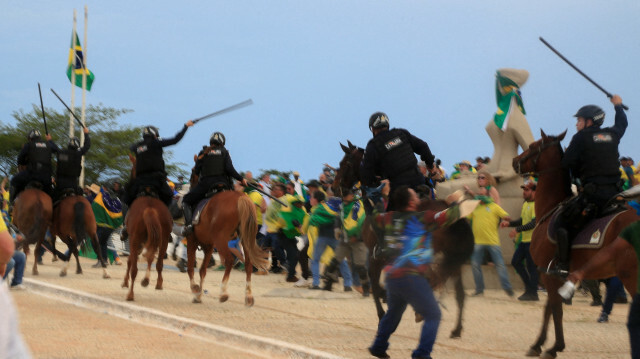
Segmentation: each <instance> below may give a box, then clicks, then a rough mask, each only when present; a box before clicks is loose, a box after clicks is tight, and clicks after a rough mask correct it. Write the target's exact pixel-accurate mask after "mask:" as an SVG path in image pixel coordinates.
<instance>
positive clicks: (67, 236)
mask: <svg viewBox="0 0 640 359" xmlns="http://www.w3.org/2000/svg"><path fill="white" fill-rule="evenodd" d="M96 231H97V226H96V219H95V216H94V214H93V210H92V209H91V204H90V203H89V201H87V199H86V198H84V197H83V196H80V195H77V194H75V193H72V194H70V195H65V196H64V197H63V198H62V199H61V200H60V201H59V202H58V203H57V204H56V205H55V206H54V207H53V226H52V227H51V237H52V238H56V236H57V237H59V238H60V239H62V241H63V242H64V243H65V244H66V245H67V247H69V251H70V253H72V254H73V255H74V257H75V258H76V274H82V267H80V260H79V259H78V254H79V253H78V245H79V244H80V243H81V242H82V241H83V240H84V239H86V238H87V237H89V238H90V239H91V244H92V245H93V248H95V249H96V251H95V252H96V254H97V256H98V260H99V261H100V263H101V264H102V270H103V274H102V277H103V278H105V279H108V278H111V276H110V275H109V273H108V272H107V263H106V259H105V258H102V251H100V250H99V248H100V246H99V243H98V235H97V234H96ZM53 242H54V243H52V249H53V251H54V253H55V252H57V251H56V250H55V248H56V247H55V241H53ZM61 258H62V259H63V260H64V262H65V263H64V266H63V268H62V270H61V271H60V276H61V277H64V276H66V275H67V267H68V266H69V260H70V259H71V257H70V256H62V257H61Z"/></svg>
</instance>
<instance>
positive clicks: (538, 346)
mask: <svg viewBox="0 0 640 359" xmlns="http://www.w3.org/2000/svg"><path fill="white" fill-rule="evenodd" d="M542 281H543V284H544V286H545V288H548V287H549V282H550V281H551V280H550V278H548V276H547V275H544V274H543V275H542ZM547 293H549V290H548V289H547ZM551 314H552V304H551V296H548V297H547V302H546V303H545V305H544V313H543V315H542V329H541V330H540V335H539V336H538V339H537V340H536V342H535V343H534V344H533V345H532V346H531V347H530V348H529V351H527V354H526V356H528V357H537V356H540V354H542V345H544V342H545V341H546V340H547V331H548V330H549V319H550V318H551Z"/></svg>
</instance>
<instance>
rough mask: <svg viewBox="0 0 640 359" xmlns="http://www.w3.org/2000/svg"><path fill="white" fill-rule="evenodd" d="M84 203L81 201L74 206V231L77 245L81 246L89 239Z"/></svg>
mask: <svg viewBox="0 0 640 359" xmlns="http://www.w3.org/2000/svg"><path fill="white" fill-rule="evenodd" d="M84 210H85V208H84V203H83V202H81V201H79V202H76V203H75V204H74V205H73V231H74V232H75V233H76V243H78V244H80V242H81V241H82V240H84V239H85V238H87V230H86V226H85V223H84Z"/></svg>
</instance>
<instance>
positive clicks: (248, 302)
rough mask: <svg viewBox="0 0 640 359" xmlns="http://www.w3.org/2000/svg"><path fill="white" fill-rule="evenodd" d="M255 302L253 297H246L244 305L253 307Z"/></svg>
mask: <svg viewBox="0 0 640 359" xmlns="http://www.w3.org/2000/svg"><path fill="white" fill-rule="evenodd" d="M253 303H254V300H253V297H246V298H245V299H244V305H245V306H247V307H253Z"/></svg>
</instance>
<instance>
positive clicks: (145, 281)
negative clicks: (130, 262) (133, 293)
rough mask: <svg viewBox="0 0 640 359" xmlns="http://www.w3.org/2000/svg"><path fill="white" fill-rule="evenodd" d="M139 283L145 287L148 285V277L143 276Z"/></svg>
mask: <svg viewBox="0 0 640 359" xmlns="http://www.w3.org/2000/svg"><path fill="white" fill-rule="evenodd" d="M140 285H141V286H143V287H146V286H148V285H149V278H145V279H143V280H142V282H140Z"/></svg>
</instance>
